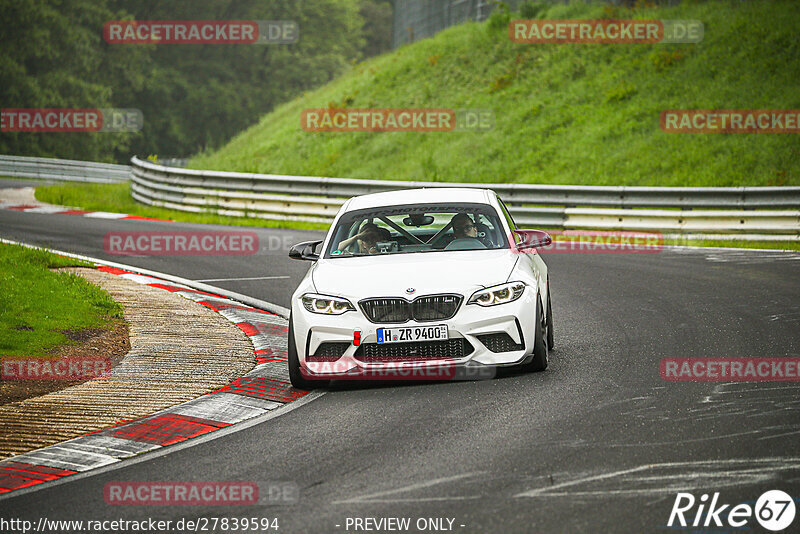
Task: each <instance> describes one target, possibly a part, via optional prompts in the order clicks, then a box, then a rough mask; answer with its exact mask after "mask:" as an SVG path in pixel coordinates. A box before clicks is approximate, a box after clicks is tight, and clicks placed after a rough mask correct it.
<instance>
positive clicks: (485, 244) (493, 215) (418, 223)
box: [325, 204, 508, 258]
mask: <svg viewBox="0 0 800 534" xmlns="http://www.w3.org/2000/svg"><path fill="white" fill-rule="evenodd" d="M507 247H508V240H507V239H506V236H505V232H504V231H503V227H502V226H501V224H500V219H499V217H498V215H497V212H496V210H495V209H494V208H493V207H492V206H489V205H488V204H457V205H453V204H425V205H422V204H413V205H403V206H384V207H379V208H371V209H364V210H356V211H352V212H349V213H347V214H345V215H344V216H343V217H342V218H341V219H339V222H338V223H337V225H336V228H335V229H334V230H333V237H332V239H331V240H330V243H329V244H328V248H327V249H326V251H325V257H326V258H341V257H349V256H366V255H376V254H410V253H418V252H437V251H438V252H442V251H452V250H488V249H499V248H507Z"/></svg>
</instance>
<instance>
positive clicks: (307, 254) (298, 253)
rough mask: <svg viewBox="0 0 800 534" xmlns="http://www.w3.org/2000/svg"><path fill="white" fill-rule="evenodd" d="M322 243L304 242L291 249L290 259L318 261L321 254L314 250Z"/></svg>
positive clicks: (319, 241)
mask: <svg viewBox="0 0 800 534" xmlns="http://www.w3.org/2000/svg"><path fill="white" fill-rule="evenodd" d="M320 243H322V240H321V239H320V240H317V241H303V242H302V243H298V244H296V245H294V246H293V247H292V248H290V249H289V257H290V258H292V259H293V260H308V261H317V260H318V259H319V254H318V253H316V252H314V248H316V247H317V245H319V244H320Z"/></svg>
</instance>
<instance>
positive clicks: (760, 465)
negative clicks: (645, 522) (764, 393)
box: [514, 457, 800, 498]
mask: <svg viewBox="0 0 800 534" xmlns="http://www.w3.org/2000/svg"><path fill="white" fill-rule="evenodd" d="M799 461H800V459H799V458H793V457H790V458H754V459H731V460H699V461H691V462H664V463H658V464H645V465H640V466H638V467H634V468H631V469H623V470H620V471H612V472H610V473H604V474H602V475H594V476H590V477H582V478H578V479H576V480H572V481H570V482H562V483H561V484H555V485H553V486H545V487H542V488H536V489H532V490H529V491H525V492H522V493H518V494H516V495H514V497H515V498H518V497H564V496H570V495H574V496H592V495H605V496H607V495H643V494H649V493H656V494H658V493H663V492H664V489H665V488H663V487H661V488H638V489H636V488H634V489H624V490H620V489H603V490H589V491H560V492H556V491H553V490H556V489H561V488H566V487H570V486H576V485H579V484H584V483H587V482H596V481H598V480H606V479H610V478H617V477H619V478H620V480H621V484H622V483H624V485H626V486H630V485H631V484H632V483H635V482H639V481H640V480H639V479H638V478H635V477H634V478H632V479H629V478H624V477H623V475H628V474H631V473H637V472H640V471H643V470H648V469H662V468H671V467H677V468H685V469H694V470H695V472H694V473H693V474H692V476H697V477H698V478H700V477H703V478H713V479H718V478H723V480H722V481H717V480H715V482H714V483H715V484H718V485H723V486H730V485H736V484H739V483H742V482H741V481H740V479H741V478H742V475H753V476H752V477H745V479H746V480H745V483H747V482H750V483H756V482H759V481H761V480H757V479H763V480H769V479H770V478H771V477H772V476H774V473H775V472H778V471H783V470H796V469H798V468H800V463H798V462H799ZM741 464H745V466H744V469H739V470H725V471H723V470H719V471H710V472H703V473H697V472H696V471H697V469H698V468H702V467H706V468H710V469H714V468H717V469H725V468H728V469H731V468H733V469H735V468H736V466H737V465H741ZM770 464H777V465H770ZM750 466H752V467H750ZM748 467H749V468H748ZM724 477H728V478H729V479H730V480H728V481H725V480H724ZM671 478H674V479H680V478H687V475H685V474H682V473H675V474H674V475H669V474H664V475H654V476H653V477H647V479H654V480H658V479H664V480H669V479H671ZM645 481H646V479H645ZM676 482H677V480H676ZM673 489H674V488H673Z"/></svg>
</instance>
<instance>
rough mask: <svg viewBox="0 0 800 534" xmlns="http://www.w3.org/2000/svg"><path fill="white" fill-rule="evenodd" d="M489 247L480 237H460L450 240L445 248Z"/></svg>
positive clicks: (475, 248) (478, 248)
mask: <svg viewBox="0 0 800 534" xmlns="http://www.w3.org/2000/svg"><path fill="white" fill-rule="evenodd" d="M485 248H487V247H486V245H485V244H484V243H483V241H481V240H480V239H478V238H476V237H459V238H457V239H453V240H452V241H450V242H449V243H448V244H447V246H446V247H444V249H445V250H480V249H485Z"/></svg>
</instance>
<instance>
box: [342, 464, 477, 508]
mask: <svg viewBox="0 0 800 534" xmlns="http://www.w3.org/2000/svg"><path fill="white" fill-rule="evenodd" d="M483 472H484V471H475V472H473V473H464V474H462V475H455V476H452V477H442V478H434V479H433V480H428V481H426V482H418V483H417V484H411V485H410V486H403V487H402V488H396V489H392V490H386V491H379V492H377V493H371V494H369V495H362V496H360V497H354V498H352V499H347V500H344V501H334V502H333V504H355V503H368V502H382V501H379V500H376V501H373V500H371V499H374V498H376V497H384V496H386V495H394V494H396V493H403V492H405V491H414V490H417V489H422V488H429V487H431V486H435V485H437V484H444V483H445V482H452V481H454V480H461V479H462V478H469V477H472V476H475V475H479V474H481V473H483ZM453 498H454V499H456V498H458V497H453ZM467 498H469V499H472V498H473V497H467ZM432 499H433V498H432ZM414 500H417V499H414ZM383 502H391V501H383Z"/></svg>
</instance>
